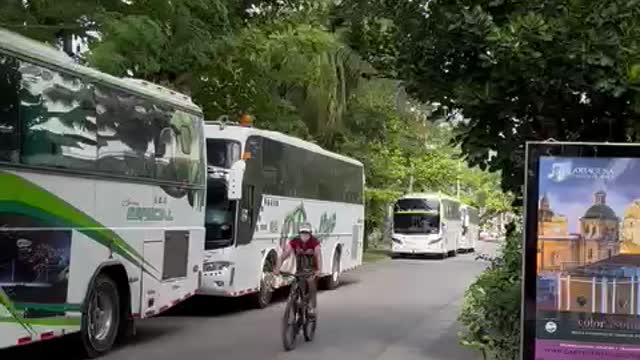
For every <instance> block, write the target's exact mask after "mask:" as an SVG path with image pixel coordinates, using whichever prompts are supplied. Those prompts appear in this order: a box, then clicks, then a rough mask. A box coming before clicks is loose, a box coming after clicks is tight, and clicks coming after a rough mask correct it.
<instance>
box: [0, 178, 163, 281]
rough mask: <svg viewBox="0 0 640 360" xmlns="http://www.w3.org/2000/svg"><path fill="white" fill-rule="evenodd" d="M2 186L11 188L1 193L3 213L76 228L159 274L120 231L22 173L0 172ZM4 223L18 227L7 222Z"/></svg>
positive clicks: (138, 264) (147, 269) (133, 261)
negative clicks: (121, 235) (24, 176)
mask: <svg viewBox="0 0 640 360" xmlns="http://www.w3.org/2000/svg"><path fill="white" fill-rule="evenodd" d="M0 189H10V191H2V192H0V215H5V216H6V215H13V216H23V217H26V218H29V219H32V220H34V221H38V222H39V223H40V224H42V225H43V226H46V227H47V228H63V229H75V230H77V231H79V232H81V233H83V234H84V235H86V236H88V237H89V238H91V239H92V240H94V241H96V242H97V243H99V244H101V245H103V246H105V247H107V248H109V249H110V250H111V251H113V252H115V253H116V254H118V255H120V256H122V257H123V258H125V259H127V260H128V261H129V262H131V263H132V264H134V265H136V266H139V267H141V268H142V269H143V271H144V272H146V273H147V274H149V275H150V276H152V277H154V278H156V279H158V276H156V274H154V273H153V272H155V273H158V272H159V271H158V269H156V268H155V267H154V266H153V265H151V264H150V263H149V262H148V261H146V260H145V259H144V258H143V257H142V255H140V254H139V253H138V252H137V251H136V250H135V249H134V248H133V247H132V246H131V245H129V244H128V243H127V242H126V241H125V240H124V239H122V238H121V237H120V236H118V234H116V233H115V232H113V231H112V230H111V229H109V228H107V227H105V226H104V225H102V224H100V223H99V222H97V221H95V220H94V219H92V218H91V217H89V216H87V215H85V214H84V213H82V212H81V211H79V210H78V209H76V208H75V207H73V206H72V205H71V204H69V203H67V202H65V201H64V200H62V199H60V198H58V197H57V196H55V195H53V194H51V193H49V192H48V191H46V190H44V189H43V188H41V187H39V186H38V185H36V184H34V183H32V182H30V181H28V180H26V179H24V178H22V177H20V176H17V175H14V174H11V173H7V172H0ZM4 226H5V227H6V228H12V227H15V225H14V224H7V223H5V224H4ZM11 232H13V231H11ZM152 270H153V272H152Z"/></svg>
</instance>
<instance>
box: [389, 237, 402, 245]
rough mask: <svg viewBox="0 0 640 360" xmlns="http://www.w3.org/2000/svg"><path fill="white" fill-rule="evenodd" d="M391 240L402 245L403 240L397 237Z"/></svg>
mask: <svg viewBox="0 0 640 360" xmlns="http://www.w3.org/2000/svg"><path fill="white" fill-rule="evenodd" d="M391 241H393V242H394V243H396V244H398V245H402V241H401V240H399V239H396V238H391Z"/></svg>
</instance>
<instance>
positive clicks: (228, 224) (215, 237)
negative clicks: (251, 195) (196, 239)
mask: <svg viewBox="0 0 640 360" xmlns="http://www.w3.org/2000/svg"><path fill="white" fill-rule="evenodd" d="M235 213H236V202H235V201H229V199H227V188H226V186H225V184H224V182H222V181H209V183H208V187H207V210H206V212H205V228H206V231H207V233H206V237H205V250H212V249H219V248H223V247H227V246H231V245H233V228H234V221H235Z"/></svg>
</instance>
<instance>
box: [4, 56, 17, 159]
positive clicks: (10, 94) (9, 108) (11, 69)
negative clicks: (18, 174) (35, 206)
mask: <svg viewBox="0 0 640 360" xmlns="http://www.w3.org/2000/svg"><path fill="white" fill-rule="evenodd" d="M19 66H20V63H19V62H18V61H17V60H16V59H14V58H12V57H9V56H4V55H0V94H2V96H0V161H6V162H18V161H19V149H20V148H19V144H18V135H19V130H18V129H19V126H18V107H19V106H20V98H19V96H18V94H19V92H20V81H21V78H22V74H21V73H20V71H19Z"/></svg>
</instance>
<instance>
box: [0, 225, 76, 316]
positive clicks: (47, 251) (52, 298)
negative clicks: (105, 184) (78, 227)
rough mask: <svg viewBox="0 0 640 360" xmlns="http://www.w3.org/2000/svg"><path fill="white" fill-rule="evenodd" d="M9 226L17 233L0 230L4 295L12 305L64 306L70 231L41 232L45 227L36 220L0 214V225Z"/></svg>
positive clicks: (1, 278) (1, 280) (1, 276)
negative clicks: (14, 303) (17, 303)
mask: <svg viewBox="0 0 640 360" xmlns="http://www.w3.org/2000/svg"><path fill="white" fill-rule="evenodd" d="M8 224H10V227H11V228H12V229H18V230H4V231H0V286H2V288H3V290H4V292H5V293H6V294H7V295H8V296H9V297H10V298H11V299H12V300H13V301H14V302H20V303H36V302H37V303H42V304H64V303H66V302H67V288H68V275H69V263H70V257H71V230H49V229H47V230H44V229H42V228H45V227H46V224H42V223H40V222H38V221H36V220H35V219H32V218H29V217H27V216H24V215H11V214H2V213H0V225H4V226H5V227H7V225H8ZM23 229H24V230H23ZM41 229H42V230H41Z"/></svg>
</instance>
